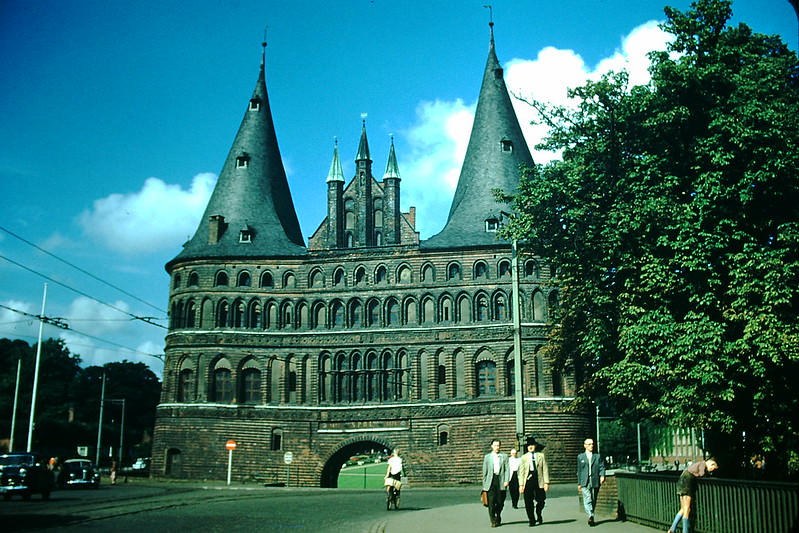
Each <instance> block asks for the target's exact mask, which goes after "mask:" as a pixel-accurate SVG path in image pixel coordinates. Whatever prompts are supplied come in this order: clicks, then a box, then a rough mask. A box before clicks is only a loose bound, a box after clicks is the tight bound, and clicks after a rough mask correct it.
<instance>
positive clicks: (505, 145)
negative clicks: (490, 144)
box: [499, 139, 513, 152]
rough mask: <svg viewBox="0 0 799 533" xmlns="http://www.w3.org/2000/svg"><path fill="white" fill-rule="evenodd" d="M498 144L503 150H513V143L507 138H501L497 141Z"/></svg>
mask: <svg viewBox="0 0 799 533" xmlns="http://www.w3.org/2000/svg"><path fill="white" fill-rule="evenodd" d="M499 146H500V147H501V148H502V151H503V152H512V151H513V143H512V142H511V141H510V140H509V139H502V140H501V141H499Z"/></svg>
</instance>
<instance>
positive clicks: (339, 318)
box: [330, 301, 344, 328]
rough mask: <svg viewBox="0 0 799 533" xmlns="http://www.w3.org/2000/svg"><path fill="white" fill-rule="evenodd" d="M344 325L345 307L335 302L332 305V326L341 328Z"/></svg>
mask: <svg viewBox="0 0 799 533" xmlns="http://www.w3.org/2000/svg"><path fill="white" fill-rule="evenodd" d="M343 325H344V306H343V305H341V302H339V301H335V302H333V303H332V304H330V326H331V327H334V328H340V327H341V326H343Z"/></svg>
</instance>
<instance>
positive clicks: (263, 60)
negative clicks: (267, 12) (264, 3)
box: [261, 24, 269, 64]
mask: <svg viewBox="0 0 799 533" xmlns="http://www.w3.org/2000/svg"><path fill="white" fill-rule="evenodd" d="M268 29H269V24H266V25H265V26H264V40H263V41H261V64H263V63H266V30H268Z"/></svg>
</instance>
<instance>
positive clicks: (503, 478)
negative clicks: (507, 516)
mask: <svg viewBox="0 0 799 533" xmlns="http://www.w3.org/2000/svg"><path fill="white" fill-rule="evenodd" d="M501 444H502V443H501V442H500V440H499V439H494V440H492V441H491V452H489V453H487V454H486V456H485V457H483V490H484V491H486V492H487V493H488V516H489V517H490V518H491V527H497V526H500V525H502V517H501V515H502V508H503V507H505V491H506V490H507V488H508V483H509V482H510V468H509V467H508V456H507V455H505V454H504V453H500V452H499V447H500V446H501Z"/></svg>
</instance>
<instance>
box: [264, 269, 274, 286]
mask: <svg viewBox="0 0 799 533" xmlns="http://www.w3.org/2000/svg"><path fill="white" fill-rule="evenodd" d="M274 286H275V280H274V278H273V277H272V273H271V272H264V273H263V274H261V287H274Z"/></svg>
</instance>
